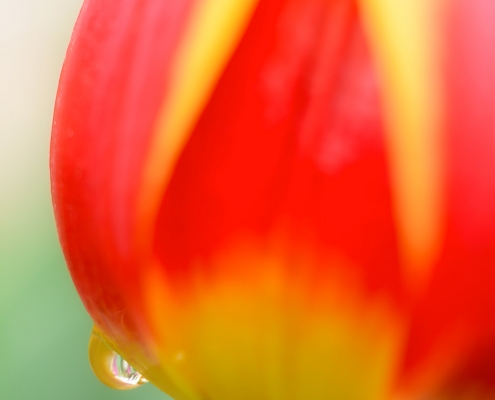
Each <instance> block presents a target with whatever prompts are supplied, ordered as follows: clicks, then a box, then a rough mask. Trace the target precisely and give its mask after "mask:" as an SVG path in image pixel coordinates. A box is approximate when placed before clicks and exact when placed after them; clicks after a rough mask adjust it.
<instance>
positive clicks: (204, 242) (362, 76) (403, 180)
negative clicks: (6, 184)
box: [51, 0, 495, 400]
mask: <svg viewBox="0 0 495 400" xmlns="http://www.w3.org/2000/svg"><path fill="white" fill-rule="evenodd" d="M493 21H495V3H494V2H492V1H490V0H452V1H450V2H446V1H440V0H359V1H352V0H181V1H179V0H169V1H162V0H126V1H115V2H111V1H103V0H86V1H85V3H84V5H83V8H82V11H81V14H80V16H79V19H78V21H77V24H76V27H75V30H74V33H73V37H72V40H71V44H70V47H69V50H68V53H67V57H66V60H65V64H64V67H63V71H62V76H61V80H60V86H59V90H58V96H57V100H56V106H55V116H54V122H53V134H52V144H51V180H52V193H53V204H54V209H55V217H56V221H57V227H58V232H59V236H60V241H61V245H62V248H63V251H64V254H65V258H66V260H67V264H68V268H69V271H70V273H71V276H72V279H73V281H74V283H75V286H76V288H77V290H78V293H79V295H80V297H81V299H82V301H83V303H84V305H85V307H86V309H87V311H88V312H89V314H90V315H91V317H92V319H93V320H94V323H95V328H94V331H93V334H92V336H91V341H90V359H91V364H92V367H93V369H94V371H95V373H96V374H97V376H98V377H99V378H100V379H101V380H102V381H103V382H104V383H107V384H109V385H111V386H113V387H116V388H128V387H132V386H137V385H138V384H141V383H143V382H145V381H147V380H149V381H151V382H152V383H153V384H155V385H156V386H158V387H159V388H160V389H161V390H163V391H164V392H166V393H168V394H170V395H171V396H172V397H173V398H175V399H177V400H180V399H183V400H200V399H201V400H204V399H209V400H232V399H235V400H243V399H250V400H252V399H257V400H278V399H293V400H299V399H310V400H313V399H315V400H318V399H322V400H327V399H352V400H361V399H363V400H364V399H366V400H370V399H371V400H389V399H391V400H397V399H406V400H408V399H441V400H447V399H448V400H461V399H474V400H483V399H489V398H493V396H495V289H494V285H495V268H493V265H494V260H495V139H494V138H495V72H494V71H495V29H494V25H493Z"/></svg>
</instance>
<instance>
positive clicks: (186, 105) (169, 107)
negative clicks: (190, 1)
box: [138, 0, 258, 243]
mask: <svg viewBox="0 0 495 400" xmlns="http://www.w3.org/2000/svg"><path fill="white" fill-rule="evenodd" d="M257 3H258V0H200V1H198V3H197V4H196V5H195V6H194V9H193V11H192V16H191V21H190V22H189V25H188V28H187V30H186V33H185V35H184V39H183V41H182V43H181V45H180V47H179V51H178V54H177V58H176V61H175V63H174V65H173V69H172V73H171V78H170V91H169V94H168V96H167V99H166V101H165V103H164V105H163V108H162V110H161V113H160V116H159V119H158V123H157V126H156V133H155V135H154V137H153V139H152V142H151V144H150V150H149V156H148V158H147V161H146V166H145V169H144V177H143V187H142V190H141V193H140V196H141V197H140V202H139V205H138V207H139V209H138V212H139V217H138V220H139V221H140V222H144V229H145V232H146V229H147V228H149V227H151V224H152V221H154V217H155V215H156V212H157V209H158V206H159V201H160V199H161V194H162V193H163V191H164V190H165V188H166V185H167V183H168V181H169V179H170V177H171V175H172V172H173V169H174V166H175V163H176V162H177V160H178V158H179V155H180V153H181V151H182V149H183V147H184V146H185V144H186V143H187V140H188V138H189V135H190V133H191V130H192V129H193V127H194V125H195V123H196V122H197V120H198V118H199V116H200V113H201V111H202V110H203V108H204V106H205V104H206V103H207V102H208V99H209V97H210V95H211V93H212V91H213V89H214V87H215V85H216V83H217V81H218V79H219V77H220V76H221V73H222V71H223V70H224V68H225V66H226V64H227V62H228V61H229V59H230V57H231V55H232V53H233V52H234V50H235V48H236V46H237V44H238V43H239V41H240V39H241V37H242V34H243V33H244V31H245V29H246V27H247V25H248V23H249V20H250V18H251V16H252V14H253V12H254V9H255V7H256V5H257ZM143 239H144V238H143ZM143 242H144V243H145V241H144V240H143Z"/></svg>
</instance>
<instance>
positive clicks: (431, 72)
mask: <svg viewBox="0 0 495 400" xmlns="http://www.w3.org/2000/svg"><path fill="white" fill-rule="evenodd" d="M360 3H361V5H362V8H363V10H364V13H363V15H364V19H365V23H366V24H367V28H368V31H369V33H370V36H371V44H372V48H373V49H374V52H375V55H376V57H377V62H378V69H379V72H380V74H381V78H382V82H383V84H384V89H383V94H384V102H385V110H386V122H387V124H388V132H389V133H388V139H387V142H388V150H389V162H390V166H391V171H392V176H391V178H392V182H393V195H394V202H395V209H396V211H395V212H396V220H397V224H398V230H399V240H400V246H401V251H402V255H403V259H404V265H405V267H406V268H407V270H406V273H407V275H408V278H410V279H411V283H412V284H413V285H414V284H415V283H419V282H421V281H422V279H424V278H425V277H427V276H428V272H429V270H430V268H431V265H432V264H433V262H434V261H435V259H436V257H437V254H438V251H439V247H440V241H441V230H442V220H443V219H442V177H441V174H442V171H441V164H442V152H441V144H440V140H441V138H440V124H441V121H440V110H441V105H440V90H441V88H440V79H439V62H440V57H439V51H438V50H439V43H438V33H439V31H440V26H439V25H440V24H439V21H438V18H437V15H436V14H435V13H436V12H437V11H438V6H439V1H438V0H436V1H435V0H360Z"/></svg>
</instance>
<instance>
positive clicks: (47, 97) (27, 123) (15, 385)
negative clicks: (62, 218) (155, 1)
mask: <svg viewBox="0 0 495 400" xmlns="http://www.w3.org/2000/svg"><path fill="white" fill-rule="evenodd" d="M104 1H109V0H104ZM81 4H82V0H0V399H5V400H25V399H26V400H27V399H36V400H41V399H50V400H58V399H63V400H65V399H71V400H79V399H80V400H88V399H91V400H98V399H108V400H112V399H127V400H130V399H140V400H152V399H167V398H168V397H167V396H166V395H164V394H162V393H161V392H159V391H158V390H157V389H155V388H154V387H152V386H151V385H150V384H148V385H144V386H143V387H140V388H138V389H136V390H132V391H128V392H119V391H114V390H111V389H108V388H106V387H105V386H103V385H102V384H100V383H99V381H98V380H97V379H96V378H95V377H94V376H93V374H92V372H91V370H90V367H89V364H88V361H87V343H88V339H89V334H90V331H91V326H92V324H91V320H90V318H89V317H88V315H87V313H86V311H85V310H84V308H83V307H82V305H81V302H80V301H79V298H78V296H77V294H76V291H75V289H74V287H73V285H72V282H71V280H70V277H69V274H68V273H67V270H66V269H65V263H64V260H63V256H62V254H61V251H60V248H59V244H58V241H57V237H56V232H55V225H54V220H53V214H52V209H51V203H50V190H49V172H48V149H49V139H50V126H51V118H52V111H53V104H54V99H55V93H56V88H57V82H58V76H59V73H60V69H61V66H62V61H63V58H64V54H65V50H66V48H67V45H68V42H69V39H70V34H71V30H72V26H73V25H74V22H75V20H76V17H77V14H78V12H79V9H80V7H81Z"/></svg>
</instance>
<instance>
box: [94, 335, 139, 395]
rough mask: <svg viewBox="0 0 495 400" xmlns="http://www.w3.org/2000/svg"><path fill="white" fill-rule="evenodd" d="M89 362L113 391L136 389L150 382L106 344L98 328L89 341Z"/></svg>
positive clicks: (101, 379)
mask: <svg viewBox="0 0 495 400" xmlns="http://www.w3.org/2000/svg"><path fill="white" fill-rule="evenodd" d="M89 362H90V364H91V369H92V370H93V372H94V374H95V375H96V377H97V378H98V379H99V380H100V381H101V382H102V383H104V384H105V385H107V386H109V387H111V388H112V389H119V390H127V389H134V388H136V387H138V386H140V385H142V384H143V383H146V382H148V381H147V379H146V378H144V377H143V376H142V375H141V374H140V373H139V372H137V371H136V370H135V369H134V368H133V367H132V366H131V365H130V364H129V363H128V362H127V361H126V360H125V359H124V358H122V356H120V354H118V353H116V352H115V351H113V350H112V349H111V348H110V347H109V346H108V345H107V344H106V342H105V340H104V339H103V336H102V334H101V333H100V332H99V330H98V329H97V328H96V327H94V328H93V331H92V332H91V337H90V339H89Z"/></svg>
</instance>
